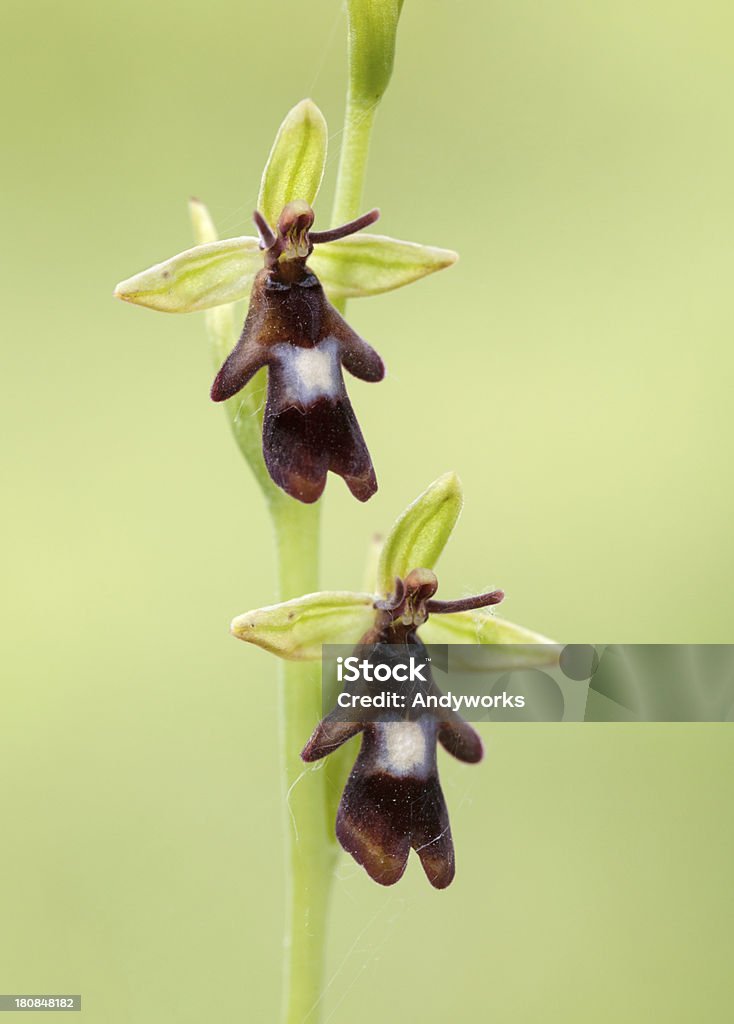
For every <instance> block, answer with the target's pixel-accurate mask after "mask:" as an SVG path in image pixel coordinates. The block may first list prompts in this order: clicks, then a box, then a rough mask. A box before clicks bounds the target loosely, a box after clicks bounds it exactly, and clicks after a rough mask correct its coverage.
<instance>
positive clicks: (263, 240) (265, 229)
mask: <svg viewBox="0 0 734 1024" xmlns="http://www.w3.org/2000/svg"><path fill="white" fill-rule="evenodd" d="M252 219H253V220H254V222H255V227H256V228H257V233H258V234H259V235H260V244H261V245H262V247H263V249H270V248H272V246H274V245H275V241H276V234H275V232H274V231H273V229H272V228H271V227H270V225H269V224H268V222H267V221H266V220H265V218H264V217H263V215H262V214H261V213H260V211H259V210H255V212H254V213H253V215H252Z"/></svg>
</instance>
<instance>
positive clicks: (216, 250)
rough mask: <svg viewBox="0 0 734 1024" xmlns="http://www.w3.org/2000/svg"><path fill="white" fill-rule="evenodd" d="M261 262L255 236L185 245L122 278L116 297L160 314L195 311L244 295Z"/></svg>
mask: <svg viewBox="0 0 734 1024" xmlns="http://www.w3.org/2000/svg"><path fill="white" fill-rule="evenodd" d="M262 265H263V256H262V250H261V249H260V243H259V241H258V239H257V238H250V237H249V236H247V235H243V236H241V237H239V238H225V239H223V240H222V241H221V242H207V243H206V244H205V245H197V246H195V247H194V248H193V249H186V250H185V252H180V253H179V254H178V255H177V256H172V257H171V259H169V260H165V261H164V262H163V263H156V265H155V266H153V267H149V268H148V270H143V271H141V272H140V273H139V274H135V276H134V277H129V278H128V279H127V281H121V282H120V284H118V286H117V287H116V288H115V296H116V298H118V299H123V300H124V301H125V302H133V303H135V305H137V306H147V307H148V308H149V309H156V310H159V311H160V312H162V313H195V312H196V311H197V310H200V309H211V308H212V307H214V306H222V305H224V304H225V303H227V302H236V301H237V300H238V299H243V298H245V296H246V295H247V294H248V293H249V291H250V285H251V284H252V279H253V277H254V276H255V274H256V273H257V272H258V270H260V269H262Z"/></svg>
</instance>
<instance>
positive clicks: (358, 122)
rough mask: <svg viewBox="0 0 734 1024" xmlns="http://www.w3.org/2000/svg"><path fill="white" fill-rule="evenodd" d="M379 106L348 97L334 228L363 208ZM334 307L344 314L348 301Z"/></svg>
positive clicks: (333, 221)
mask: <svg viewBox="0 0 734 1024" xmlns="http://www.w3.org/2000/svg"><path fill="white" fill-rule="evenodd" d="M376 112H377V103H375V104H373V106H371V107H365V106H364V105H363V104H361V103H356V102H355V101H354V99H353V95H352V90H351V89H350V90H349V92H348V94H347V109H346V113H345V115H344V133H343V137H342V149H341V155H340V157H339V173H338V176H337V182H336V192H335V194H334V209H333V211H332V215H331V223H332V226H334V227H336V226H337V225H338V224H346V223H347V221H350V220H354V218H355V217H358V216H359V214H360V213H361V212H362V211H361V205H362V193H363V192H364V179H365V176H366V174H367V157H368V155H369V151H370V138H371V135H372V128H373V126H374V123H375V114H376ZM334 305H335V306H336V307H337V309H339V310H340V312H342V313H343V312H344V308H345V306H346V299H339V300H334Z"/></svg>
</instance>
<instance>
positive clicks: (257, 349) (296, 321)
mask: <svg viewBox="0 0 734 1024" xmlns="http://www.w3.org/2000/svg"><path fill="white" fill-rule="evenodd" d="M377 216H378V212H377V211H376V210H373V211H371V213H369V214H365V215H364V216H363V217H360V218H358V219H357V220H355V221H351V222H350V223H349V224H345V225H342V227H340V228H335V229H333V230H330V231H322V232H311V230H310V228H311V225H312V224H313V211H312V210H311V208H310V207H309V206H308V205H307V204H306V203H303V202H295V203H289V204H288V206H286V207H285V208H284V210H283V212H282V213H281V216H280V218H279V220H278V227H277V232H276V231H274V230H273V229H272V228H271V227H270V225H269V224H268V223H267V221H266V220H265V218H264V217H263V216H262V215H261V214H259V213H257V212H256V214H255V223H256V225H257V228H258V231H259V233H260V238H261V244H262V246H263V249H264V252H265V267H264V268H263V270H261V271H260V273H259V274H258V275H257V277H256V278H255V281H254V284H253V288H252V294H251V296H250V305H249V308H248V311H247V317H246V319H245V323H244V327H243V329H242V334H241V336H240V339H239V341H238V342H237V345H236V346H235V348H234V349H233V350H232V352H231V353H230V355H229V356H228V357H227V359H226V360H225V362H224V364H223V366H222V367H221V369H220V371H219V373H218V374H217V376H216V378H215V380H214V383H213V385H212V388H211V398H212V400H213V401H215V402H223V401H226V400H227V399H228V398H232V397H233V396H234V395H236V394H237V392H238V391H240V390H241V389H242V388H243V387H245V385H246V384H247V383H248V382H249V381H250V380H251V379H252V377H253V376H254V375H255V373H257V371H258V370H260V369H262V368H263V367H266V366H267V367H268V390H267V401H266V406H265V417H264V421H263V457H264V460H265V465H266V467H267V470H268V472H269V474H270V476H271V478H272V480H273V481H274V483H275V484H277V486H278V487H281V488H282V489H283V490H284V491H285V492H286V493H287V494H289V495H290V496H291V497H292V498H296V499H297V500H298V501H302V502H305V503H311V502H314V501H317V500H318V498H319V497H320V496H321V494H322V493H323V490H324V487H325V485H326V477H327V474H328V473H329V472H332V473H336V474H337V475H338V476H341V477H342V478H343V479H344V481H345V482H346V484H347V486H348V487H349V489H350V491H351V492H352V494H353V495H354V496H355V497H356V498H357V499H358V500H359V501H367V500H368V499H369V498H370V497H372V495H373V494H374V493H375V491H376V490H377V478H376V476H375V471H374V467H373V465H372V459H371V458H370V454H369V450H368V448H367V445H366V443H365V440H364V437H363V436H362V431H361V430H360V427H359V423H358V422H357V418H356V416H355V415H354V410H353V409H352V405H351V402H350V400H349V396H348V395H347V391H346V387H345V386H344V377H343V372H342V371H343V369H346V370H348V371H349V373H351V374H352V375H353V376H355V377H358V378H360V379H361V380H365V381H369V382H376V381H380V380H382V379H383V377H384V376H385V366H384V364H383V362H382V359H381V358H380V356H379V355H378V354H377V352H375V350H374V349H373V348H372V347H371V346H370V345H368V344H367V342H366V341H364V340H363V339H362V338H361V337H360V336H359V335H358V334H357V333H356V331H354V330H352V328H351V327H350V326H349V324H348V323H347V322H346V320H344V318H343V317H342V316H341V314H340V313H339V312H338V311H337V310H336V309H335V308H334V307H333V306H332V305H331V303H330V302H329V301H328V299H327V298H326V295H325V294H324V290H323V288H322V287H321V284H320V282H319V280H318V278H317V277H316V275H315V274H313V272H312V271H311V270H310V269H309V268H308V266H307V264H306V259H307V257H308V254H309V253H310V252H311V250H312V249H313V245H314V243H316V244H319V243H321V242H329V241H334V240H335V239H336V238H343V237H345V236H346V235H349V234H353V233H354V232H355V231H358V230H360V229H361V228H363V227H366V226H367V225H368V224H371V223H373V222H374V220H376V219H377Z"/></svg>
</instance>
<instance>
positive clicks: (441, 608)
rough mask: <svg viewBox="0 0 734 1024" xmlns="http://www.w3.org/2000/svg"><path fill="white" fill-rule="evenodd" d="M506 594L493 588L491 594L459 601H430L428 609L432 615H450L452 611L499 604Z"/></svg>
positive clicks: (427, 604) (467, 610) (470, 609)
mask: <svg viewBox="0 0 734 1024" xmlns="http://www.w3.org/2000/svg"><path fill="white" fill-rule="evenodd" d="M504 596H505V592H504V590H493V591H491V592H490V593H489V594H477V595H476V597H462V598H459V599H458V600H457V601H433V600H431V601H428V602H426V610H427V611H428V612H429V613H430V614H432V615H448V614H450V613H451V612H469V611H472V610H473V609H474V608H488V607H489V605H491V604H499V603H500V601H502V600H503V598H504Z"/></svg>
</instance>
